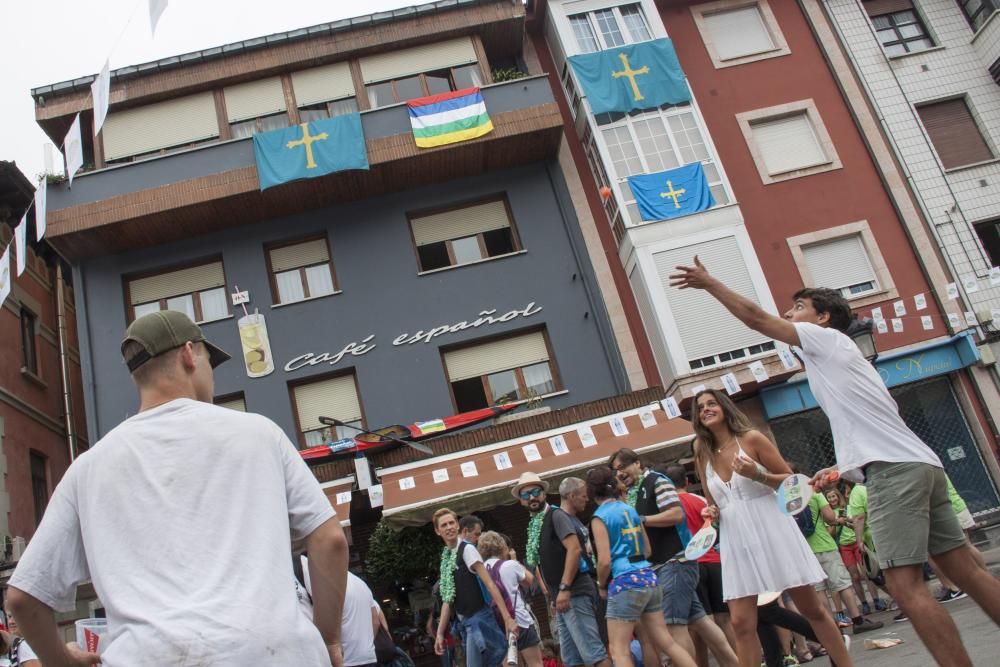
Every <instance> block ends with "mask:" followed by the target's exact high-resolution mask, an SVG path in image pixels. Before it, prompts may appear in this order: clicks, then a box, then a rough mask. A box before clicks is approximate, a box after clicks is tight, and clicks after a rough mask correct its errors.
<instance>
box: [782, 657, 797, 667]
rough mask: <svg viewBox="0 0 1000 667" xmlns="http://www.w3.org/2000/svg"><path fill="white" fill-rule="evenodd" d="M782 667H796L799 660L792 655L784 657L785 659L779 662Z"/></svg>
mask: <svg viewBox="0 0 1000 667" xmlns="http://www.w3.org/2000/svg"><path fill="white" fill-rule="evenodd" d="M781 664H782V667H798V665H799V659H798V658H796V657H795V656H794V655H786V656H785V659H784V660H783V661H782V662H781Z"/></svg>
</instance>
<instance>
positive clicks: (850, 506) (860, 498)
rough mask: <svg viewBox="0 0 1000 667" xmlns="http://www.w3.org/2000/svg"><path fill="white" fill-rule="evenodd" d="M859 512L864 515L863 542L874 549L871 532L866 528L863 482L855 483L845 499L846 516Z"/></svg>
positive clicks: (866, 509)
mask: <svg viewBox="0 0 1000 667" xmlns="http://www.w3.org/2000/svg"><path fill="white" fill-rule="evenodd" d="M860 514H864V515H865V544H866V545H868V547H870V548H872V549H874V548H875V546H874V543H873V542H872V532H871V531H870V530H868V489H867V488H866V487H865V485H864V484H855V485H854V488H853V489H851V495H850V497H848V499H847V518H849V519H850V518H853V517H856V516H858V515H860ZM855 537H857V536H855Z"/></svg>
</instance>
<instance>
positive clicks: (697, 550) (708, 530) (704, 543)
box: [684, 521, 719, 560]
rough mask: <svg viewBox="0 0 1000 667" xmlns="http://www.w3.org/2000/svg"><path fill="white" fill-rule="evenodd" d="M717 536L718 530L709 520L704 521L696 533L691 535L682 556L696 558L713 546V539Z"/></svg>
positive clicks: (690, 558)
mask: <svg viewBox="0 0 1000 667" xmlns="http://www.w3.org/2000/svg"><path fill="white" fill-rule="evenodd" d="M718 537H719V531H717V530H716V529H715V528H714V527H713V526H712V522H711V521H706V522H705V525H704V526H702V527H701V530H699V531H698V532H697V533H695V534H694V535H692V536H691V541H690V542H688V545H687V548H686V549H684V558H686V559H687V560H698V559H699V558H701V557H702V556H704V555H705V554H707V553H708V552H709V551H711V550H712V547H714V546H715V540H716V539H717V538H718Z"/></svg>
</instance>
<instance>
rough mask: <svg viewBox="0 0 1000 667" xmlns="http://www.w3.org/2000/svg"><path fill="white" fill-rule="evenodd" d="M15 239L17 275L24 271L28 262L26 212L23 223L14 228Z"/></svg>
mask: <svg viewBox="0 0 1000 667" xmlns="http://www.w3.org/2000/svg"><path fill="white" fill-rule="evenodd" d="M14 241H16V242H17V275H21V274H22V273H24V267H25V266H27V262H28V214H27V212H25V214H24V217H23V218H21V224H19V225H18V226H17V227H15V228H14Z"/></svg>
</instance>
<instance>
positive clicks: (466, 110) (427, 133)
mask: <svg viewBox="0 0 1000 667" xmlns="http://www.w3.org/2000/svg"><path fill="white" fill-rule="evenodd" d="M406 107H407V110H408V111H409V112H410V125H411V126H412V127H413V139H414V140H415V141H416V142H417V146H419V147H420V148H433V147H434V146H444V145H445V144H453V143H455V142H456V141H466V140H468V139H475V138H476V137H481V136H483V135H484V134H489V133H490V132H492V131H493V122H492V121H491V120H490V116H489V114H487V113H486V103H485V102H483V94H482V93H481V92H479V88H466V89H464V90H455V91H452V92H449V93H441V94H440V95H431V96H429V97H420V98H417V99H415V100H410V101H409V102H407V103H406Z"/></svg>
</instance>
